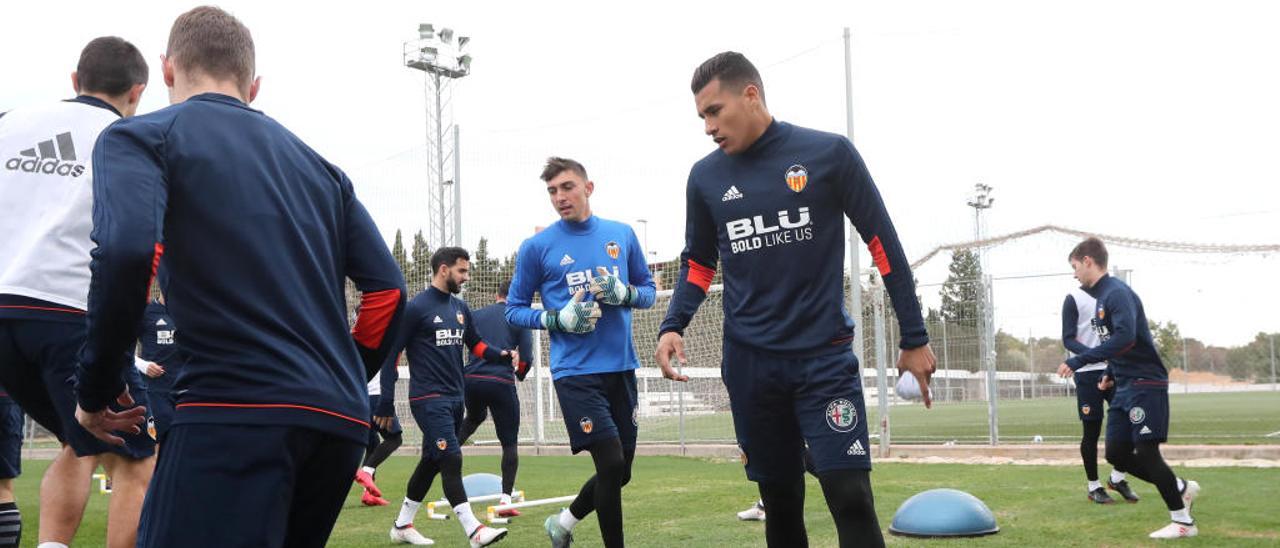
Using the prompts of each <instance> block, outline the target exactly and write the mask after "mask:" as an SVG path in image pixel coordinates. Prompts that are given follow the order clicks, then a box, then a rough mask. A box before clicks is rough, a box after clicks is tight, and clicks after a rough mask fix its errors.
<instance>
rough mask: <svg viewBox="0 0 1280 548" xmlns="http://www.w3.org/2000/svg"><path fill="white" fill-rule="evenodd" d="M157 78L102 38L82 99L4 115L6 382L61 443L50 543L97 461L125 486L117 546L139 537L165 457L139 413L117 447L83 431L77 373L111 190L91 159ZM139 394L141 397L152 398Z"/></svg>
mask: <svg viewBox="0 0 1280 548" xmlns="http://www.w3.org/2000/svg"><path fill="white" fill-rule="evenodd" d="M147 76H148V69H147V64H146V62H145V61H144V60H143V59H142V54H141V52H139V51H138V49H137V48H136V47H134V46H133V44H130V43H129V42H126V41H125V40H122V39H120V38H116V37H103V38H97V39H94V40H93V41H91V42H89V44H88V45H86V46H85V47H84V50H83V51H82V52H81V53H80V60H79V63H78V65H77V66H76V71H75V73H73V74H72V77H71V85H72V87H73V88H74V89H75V91H76V93H77V97H76V98H74V99H70V100H67V101H62V102H57V103H50V104H44V105H38V106H31V107H26V108H19V109H16V110H13V111H10V112H8V113H7V114H5V115H4V116H3V118H0V161H2V162H4V163H3V169H0V382H2V383H3V384H4V386H5V387H6V388H7V389H8V392H9V395H10V396H11V397H12V398H13V400H14V401H16V402H17V403H18V405H20V406H21V407H22V408H23V410H25V411H26V413H27V414H28V415H30V416H31V417H32V418H33V419H35V421H36V422H38V423H40V424H41V425H42V426H44V427H45V428H46V429H48V430H49V431H50V432H52V433H53V434H54V435H56V436H57V437H58V440H59V441H60V442H62V444H63V446H62V451H61V452H60V453H59V454H58V456H57V457H55V458H54V460H53V462H52V463H50V465H49V468H48V469H47V470H46V471H45V475H44V478H43V480H42V482H41V488H40V493H41V499H40V530H39V534H38V535H39V536H38V542H39V546H41V547H43V548H50V547H58V546H66V545H67V544H70V542H71V540H72V538H73V537H74V536H75V533H76V529H77V528H78V527H79V524H80V519H81V517H82V516H83V515H84V508H85V504H86V502H87V501H88V498H89V482H90V477H91V476H92V474H93V471H94V469H95V468H96V467H97V465H98V463H99V462H101V464H102V465H103V467H104V468H105V469H106V471H107V474H109V475H110V476H111V478H112V480H113V483H114V485H115V490H114V492H113V495H112V497H111V504H110V508H109V513H108V516H109V517H108V523H107V544H108V545H110V546H132V545H133V542H134V538H135V536H136V533H137V528H138V527H137V526H138V513H139V511H140V509H141V507H142V501H143V496H144V494H145V492H146V487H147V482H148V481H150V478H151V470H152V467H153V465H154V462H155V461H154V458H153V457H152V455H153V454H154V449H155V441H154V440H153V439H151V438H150V437H148V436H147V435H146V434H145V433H143V432H142V430H141V429H140V428H139V427H138V426H137V425H136V424H133V423H132V422H131V421H125V422H124V423H121V424H119V425H118V426H117V427H116V428H115V429H116V430H121V431H123V432H122V434H121V436H119V437H117V438H116V441H117V443H116V444H115V445H109V444H106V443H103V442H101V441H99V440H97V439H95V438H94V436H92V435H91V434H90V432H87V431H86V430H85V429H84V428H82V427H81V426H80V424H78V423H77V422H76V417H75V411H76V401H75V397H76V396H75V391H74V389H73V386H72V385H71V384H70V382H69V381H70V380H71V379H74V378H75V376H76V353H77V352H78V351H79V350H80V347H81V346H82V345H83V344H84V342H85V309H86V307H87V300H88V295H89V286H90V272H89V250H90V248H92V247H93V244H92V242H91V241H90V238H89V236H90V229H91V228H92V218H93V217H92V208H93V204H94V203H95V201H96V200H101V199H102V197H101V192H100V191H98V190H96V189H95V185H96V184H97V183H98V182H99V178H100V176H101V171H100V170H99V169H98V166H97V165H91V163H90V161H89V160H90V157H91V155H92V154H94V153H96V152H98V150H97V147H96V145H95V143H96V141H97V139H98V135H99V133H100V132H101V131H103V128H106V127H107V126H108V125H110V124H112V123H114V122H116V121H118V120H120V119H121V118H122V117H129V116H133V114H134V113H135V112H136V111H137V108H138V102H139V101H140V100H141V97H142V92H143V90H144V89H145V88H146V84H147ZM144 301H145V296H144V297H140V298H139V303H142V302H144ZM130 325H131V326H132V325H134V324H133V323H132V322H131V323H130ZM119 356H128V353H127V352H122V353H121V354H119ZM128 373H130V374H132V375H128V374H124V373H123V372H121V371H115V372H113V374H112V375H111V381H112V382H113V383H115V384H117V385H119V386H124V383H125V379H126V377H130V378H136V376H137V375H136V372H133V371H129V372H128ZM119 393H120V391H119V390H117V394H119ZM133 395H134V396H136V397H137V398H138V400H139V401H141V400H142V399H143V396H144V394H141V393H139V392H137V391H134V392H133ZM113 396H114V395H113ZM109 403H110V404H112V405H115V407H114V408H113V409H114V410H115V411H122V412H123V413H124V414H125V416H127V417H129V418H131V419H137V420H141V419H140V417H142V415H143V414H144V413H145V409H143V408H142V407H141V406H135V405H134V402H133V400H132V399H131V398H130V397H129V396H128V395H127V394H124V395H121V398H120V401H119V402H118V404H117V402H116V401H115V398H114V397H113V398H111V401H109V402H107V401H104V402H103V405H104V406H105V405H107V404H109ZM125 408H129V410H128V411H124V409H125Z"/></svg>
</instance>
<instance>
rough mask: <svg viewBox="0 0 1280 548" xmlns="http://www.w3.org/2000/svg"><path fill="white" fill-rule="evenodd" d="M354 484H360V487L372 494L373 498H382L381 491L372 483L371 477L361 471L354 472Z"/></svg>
mask: <svg viewBox="0 0 1280 548" xmlns="http://www.w3.org/2000/svg"><path fill="white" fill-rule="evenodd" d="M356 483H358V484H360V487H364V488H365V490H366V491H368V492H370V493H373V496H375V497H381V496H382V490H381V489H378V486H377V485H376V484H374V483H373V476H372V475H370V474H369V473H368V472H365V471H364V470H363V469H361V470H356Z"/></svg>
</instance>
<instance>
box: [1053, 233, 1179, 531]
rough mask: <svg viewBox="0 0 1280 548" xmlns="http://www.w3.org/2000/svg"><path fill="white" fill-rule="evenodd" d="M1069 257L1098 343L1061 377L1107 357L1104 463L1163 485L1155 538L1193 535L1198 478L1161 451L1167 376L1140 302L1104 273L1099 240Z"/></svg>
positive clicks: (1104, 260) (1062, 371)
mask: <svg viewBox="0 0 1280 548" xmlns="http://www.w3.org/2000/svg"><path fill="white" fill-rule="evenodd" d="M1068 258H1069V260H1070V262H1071V269H1072V270H1073V271H1074V273H1075V277H1076V280H1078V281H1079V282H1080V283H1081V284H1082V285H1083V287H1084V289H1085V291H1086V292H1088V294H1089V295H1090V296H1092V297H1093V298H1094V299H1096V300H1097V302H1096V304H1095V309H1094V310H1092V311H1089V318H1090V319H1091V322H1092V325H1093V329H1094V330H1095V331H1096V332H1097V333H1098V339H1099V341H1100V343H1099V344H1098V345H1097V346H1095V347H1093V348H1089V349H1087V350H1086V351H1084V352H1081V353H1079V354H1077V355H1075V356H1073V357H1071V358H1068V359H1067V361H1066V362H1063V363H1062V364H1061V365H1059V366H1058V375H1060V376H1062V377H1063V378H1066V377H1069V376H1071V375H1072V374H1074V373H1075V372H1078V371H1079V370H1080V369H1082V368H1084V367H1085V366H1087V365H1089V364H1094V363H1101V362H1104V361H1105V362H1107V368H1106V370H1104V372H1103V373H1102V378H1101V381H1100V382H1099V383H1098V389H1099V390H1107V389H1108V388H1110V387H1111V386H1112V385H1114V386H1115V395H1114V396H1113V397H1112V400H1111V409H1110V410H1109V411H1108V413H1107V462H1109V463H1111V465H1112V466H1114V467H1116V469H1118V470H1124V471H1126V472H1128V473H1130V474H1133V475H1134V476H1135V477H1137V478H1138V479H1141V480H1143V481H1146V482H1148V483H1151V484H1154V485H1155V486H1156V489H1158V490H1159V491H1160V497H1161V498H1163V499H1164V503H1165V506H1166V507H1168V509H1169V516H1170V519H1171V523H1169V525H1166V526H1164V527H1162V528H1160V529H1159V530H1157V531H1155V532H1152V533H1151V535H1149V536H1150V537H1151V538H1181V537H1194V536H1196V534H1197V532H1198V531H1197V529H1196V524H1195V520H1193V519H1192V518H1191V503H1192V502H1194V501H1195V499H1196V496H1197V495H1199V493H1200V484H1199V483H1196V482H1195V481H1191V480H1184V479H1182V478H1179V477H1177V476H1175V475H1174V474H1173V471H1172V470H1170V469H1169V465H1168V464H1166V463H1165V461H1164V457H1163V456H1161V455H1160V444H1161V443H1163V442H1165V441H1166V440H1167V439H1168V435H1169V374H1168V371H1166V370H1165V368H1164V363H1163V362H1161V361H1160V355H1159V354H1158V353H1157V352H1156V348H1155V343H1154V342H1153V341H1152V338H1151V330H1150V328H1148V326H1147V314H1146V312H1145V311H1144V310H1143V308H1142V300H1140V299H1139V298H1138V295H1137V294H1136V293H1134V292H1133V290H1132V289H1130V288H1129V286H1128V285H1126V284H1125V283H1124V282H1122V281H1120V280H1117V279H1115V278H1113V277H1111V276H1109V275H1107V248H1106V246H1105V245H1104V244H1103V243H1102V240H1099V239H1097V238H1088V239H1086V240H1085V241H1083V242H1080V243H1079V244H1077V245H1076V247H1075V248H1074V249H1072V250H1071V254H1070V255H1069V256H1068Z"/></svg>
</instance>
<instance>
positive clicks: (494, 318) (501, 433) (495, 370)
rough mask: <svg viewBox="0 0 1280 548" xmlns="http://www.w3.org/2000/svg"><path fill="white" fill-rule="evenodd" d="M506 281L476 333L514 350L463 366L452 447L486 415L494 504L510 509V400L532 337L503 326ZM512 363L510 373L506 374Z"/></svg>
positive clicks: (513, 405)
mask: <svg viewBox="0 0 1280 548" xmlns="http://www.w3.org/2000/svg"><path fill="white" fill-rule="evenodd" d="M510 288H511V281H510V280H504V281H503V282H502V283H501V284H500V285H498V293H497V294H496V295H494V304H491V305H489V306H486V307H484V308H481V309H480V310H477V311H475V312H474V313H473V314H472V315H473V316H475V322H476V330H478V331H479V332H480V336H482V337H484V338H485V340H487V341H489V342H491V343H493V344H496V345H498V347H499V348H515V349H516V353H515V356H514V359H513V360H512V361H511V362H491V361H489V360H486V359H484V358H482V357H473V358H471V363H469V364H467V369H466V383H467V397H466V402H467V404H466V407H467V416H466V418H464V419H463V420H462V433H461V434H459V435H458V443H467V438H470V437H471V435H472V434H474V433H475V431H476V429H477V428H479V427H480V424H481V423H483V422H484V419H485V416H486V415H488V413H489V411H493V426H494V428H495V429H496V430H497V431H498V443H500V444H501V445H502V498H501V499H500V500H499V501H498V503H499V504H511V491H512V490H513V489H514V488H515V484H516V471H517V470H518V469H519V467H520V460H519V459H520V454H519V447H518V445H517V442H519V440H520V397H519V396H518V395H516V379H519V380H521V381H523V380H524V377H525V375H527V374H528V373H529V361H528V360H529V358H530V357H532V356H533V352H534V350H533V334H532V332H530V331H529V330H528V329H521V328H519V327H516V326H513V325H511V324H510V323H509V322H507V318H506V310H507V292H508V291H510ZM513 363H514V365H515V368H514V370H513V369H512V364H513ZM499 515H500V517H516V516H519V515H520V511H519V510H516V509H514V508H512V509H509V510H503V511H502V512H500V513H499Z"/></svg>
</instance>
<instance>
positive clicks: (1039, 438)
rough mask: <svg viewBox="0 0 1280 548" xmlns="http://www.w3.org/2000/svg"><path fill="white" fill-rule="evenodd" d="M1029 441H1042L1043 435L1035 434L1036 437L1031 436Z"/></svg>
mask: <svg viewBox="0 0 1280 548" xmlns="http://www.w3.org/2000/svg"><path fill="white" fill-rule="evenodd" d="M1031 443H1044V437H1042V436H1041V435H1040V434H1036V437H1034V438H1031Z"/></svg>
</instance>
